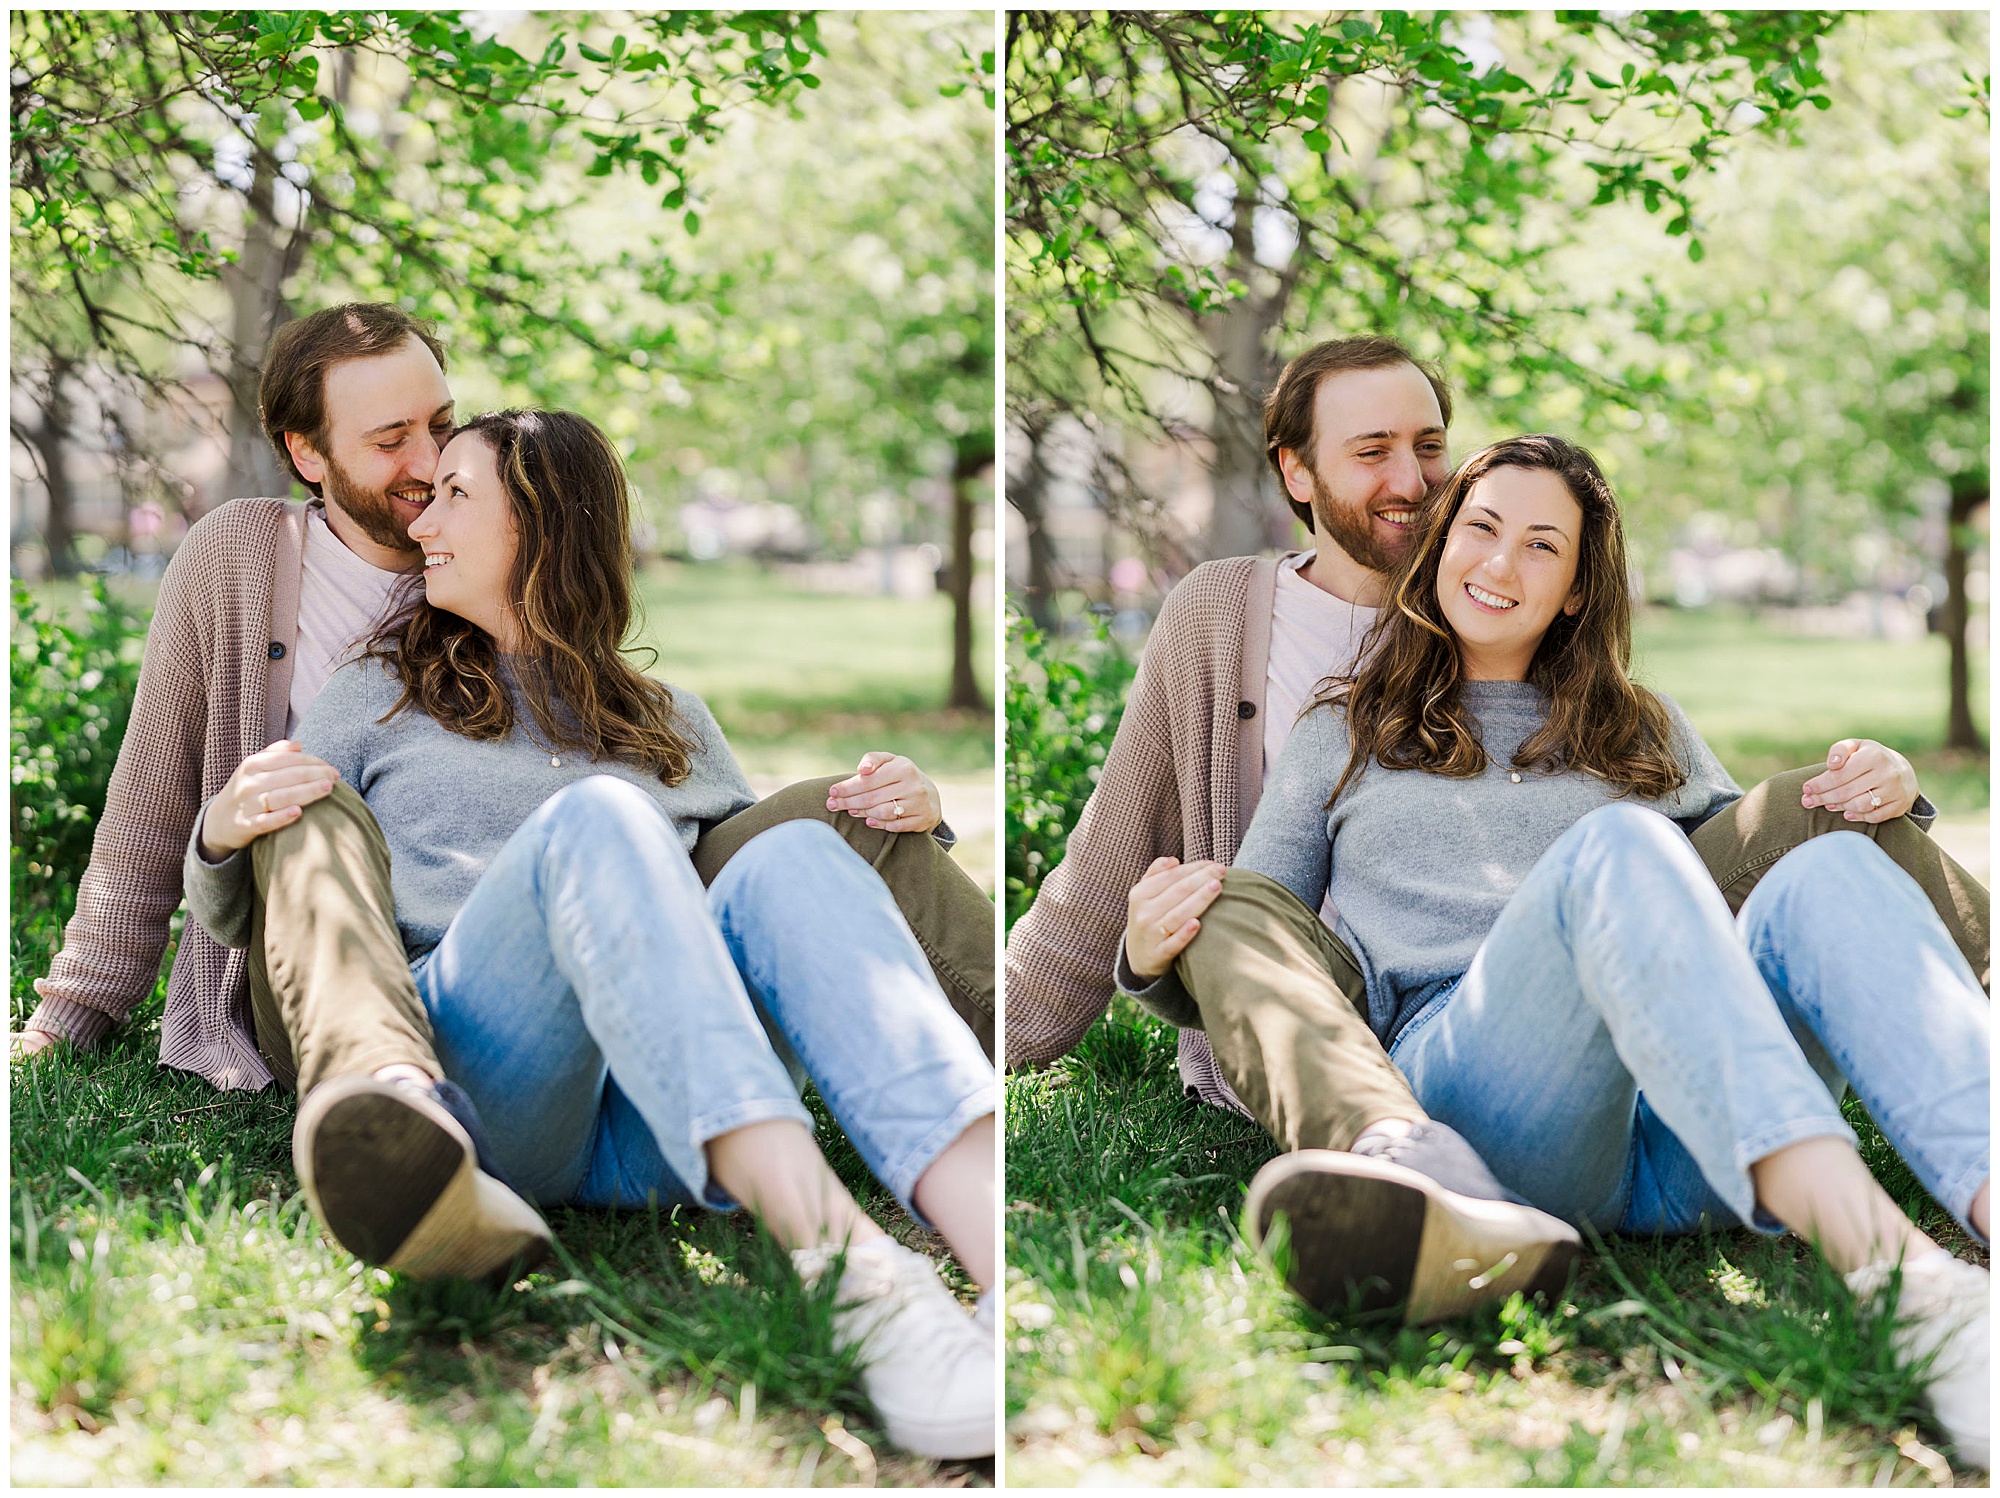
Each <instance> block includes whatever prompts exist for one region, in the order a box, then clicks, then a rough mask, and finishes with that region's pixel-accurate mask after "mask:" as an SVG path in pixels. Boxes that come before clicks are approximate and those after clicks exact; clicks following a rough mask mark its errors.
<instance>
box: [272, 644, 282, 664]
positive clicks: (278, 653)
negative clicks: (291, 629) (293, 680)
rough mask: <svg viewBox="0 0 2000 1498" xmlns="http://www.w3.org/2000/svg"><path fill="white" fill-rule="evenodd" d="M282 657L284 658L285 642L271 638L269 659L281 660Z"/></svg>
mask: <svg viewBox="0 0 2000 1498" xmlns="http://www.w3.org/2000/svg"><path fill="white" fill-rule="evenodd" d="M284 658H285V642H284V641H282V640H273V641H272V642H271V659H272V660H274V661H281V660H283V659H284Z"/></svg>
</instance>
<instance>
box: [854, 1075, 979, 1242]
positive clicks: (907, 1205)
mask: <svg viewBox="0 0 2000 1498" xmlns="http://www.w3.org/2000/svg"><path fill="white" fill-rule="evenodd" d="M999 1111H1000V1089H999V1087H998V1086H997V1085H990V1086H986V1087H982V1088H980V1089H979V1090H978V1091H977V1092H975V1093H973V1094H972V1096H970V1097H968V1098H967V1099H966V1100H965V1101H964V1102H962V1103H960V1104H959V1105H958V1106H957V1107H956V1108H954V1109H952V1110H951V1113H950V1115H949V1116H948V1117H947V1118H946V1119H945V1121H944V1122H943V1123H941V1124H939V1125H938V1126H937V1127H936V1128H935V1129H932V1130H931V1131H930V1133H928V1134H926V1135H924V1137H923V1138H922V1139H921V1140H920V1141H918V1143H917V1144H916V1145H915V1146H914V1147H913V1148H911V1149H910V1150H908V1151H906V1152H905V1153H904V1155H903V1157H902V1159H900V1160H896V1161H892V1162H890V1163H889V1164H888V1165H887V1166H886V1167H885V1168H884V1169H883V1171H882V1173H881V1175H880V1176H879V1177H878V1178H877V1179H879V1180H880V1181H881V1182H882V1184H883V1185H884V1186H887V1187H888V1188H889V1190H890V1191H891V1192H892V1193H893V1194H894V1195H895V1198H896V1200H897V1201H899V1202H901V1203H902V1205H903V1210H904V1211H905V1212H908V1213H909V1214H910V1216H912V1217H914V1218H915V1219H916V1220H917V1222H918V1223H919V1224H920V1225H922V1226H923V1227H926V1228H929V1229H931V1230H932V1231H936V1227H937V1225H936V1224H935V1223H933V1222H932V1221H931V1220H930V1219H929V1218H927V1217H925V1216H924V1214H923V1213H921V1212H919V1211H918V1210H917V1200H916V1198H917V1182H919V1181H921V1180H922V1179H923V1178H924V1172H925V1171H927V1170H929V1169H930V1168H931V1167H932V1166H933V1165H935V1164H936V1163H937V1159H938V1156H939V1155H942V1154H943V1153H944V1152H945V1151H946V1150H948V1149H950V1148H951V1147H952V1145H953V1144H954V1143H956V1142H957V1140H958V1136H959V1135H961V1134H963V1133H964V1132H965V1131H966V1130H967V1129H969V1128H971V1127H972V1126H973V1125H974V1124H976V1123H978V1122H979V1120H980V1119H982V1118H984V1117H986V1115H987V1114H989V1113H998V1112H999Z"/></svg>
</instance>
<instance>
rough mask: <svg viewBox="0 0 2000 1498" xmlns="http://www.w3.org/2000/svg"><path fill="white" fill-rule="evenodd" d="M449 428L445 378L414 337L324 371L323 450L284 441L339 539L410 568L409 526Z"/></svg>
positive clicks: (380, 561) (425, 499) (426, 496)
mask: <svg viewBox="0 0 2000 1498" xmlns="http://www.w3.org/2000/svg"><path fill="white" fill-rule="evenodd" d="M451 429H452V400H451V390H450V388H449V387H448V386H447V385H446V384H445V380H444V371H443V370H442V369H440V368H439V367H438V362H437V360H436V359H435V358H434V357H432V355H431V351H430V350H429V349H427V348H425V347H424V345H423V344H422V343H421V342H420V341H419V340H417V339H415V338H411V339H408V340H406V341H405V342H404V343H402V344H401V345H400V346H399V347H397V348H396V349H394V350H392V351H391V352H389V353H386V354H378V355H376V356H374V357H372V358H367V359H343V360H341V361H340V362H339V363H338V364H335V365H333V366H332V367H331V368H329V369H328V370H327V372H326V435H325V446H326V451H325V452H324V453H321V452H318V451H317V450H315V449H314V448H313V446H312V444H311V443H310V442H309V441H308V440H307V439H305V438H303V437H302V436H301V435H300V434H298V433H296V432H292V433H287V434H286V436H287V440H288V442H289V443H290V445H291V449H292V454H293V461H294V462H296V463H298V465H299V471H300V473H302V474H303V475H304V476H305V477H306V478H308V479H310V480H312V481H314V482H316V483H318V484H319V485H320V490H321V495H322V497H323V498H324V499H325V500H326V505H327V511H328V520H329V522H330V523H331V524H332V525H333V526H334V529H335V532H336V533H337V534H339V535H340V537H341V540H342V541H344V542H346V543H347V545H348V546H349V547H350V548H351V549H353V550H354V551H355V552H357V553H358V554H360V555H363V556H365V557H367V559H368V560H369V561H371V562H374V563H375V564H376V565H377V566H381V567H410V566H414V565H415V564H416V562H417V561H418V559H419V556H420V553H419V551H418V549H417V547H416V545H415V543H414V542H412V541H411V540H410V534H409V531H410V522H411V521H412V520H414V519H416V518H417V516H418V515H420V514H422V513H423V509H424V506H425V505H427V504H429V503H430V498H431V480H432V479H433V478H435V477H436V475H437V461H438V452H439V450H440V449H441V448H442V447H443V446H444V444H445V443H446V442H447V441H448V440H449V439H450V437H451ZM302 448H303V449H304V450H303V451H301V449H302ZM343 521H344V522H346V524H343V523H342V522H343ZM354 532H358V533H359V535H358V536H356V535H355V534H353V533H354ZM357 541H359V542H360V544H357Z"/></svg>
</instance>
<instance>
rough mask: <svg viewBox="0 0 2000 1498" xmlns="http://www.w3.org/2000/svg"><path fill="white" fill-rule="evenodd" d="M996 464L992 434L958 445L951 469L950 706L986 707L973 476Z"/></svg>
mask: <svg viewBox="0 0 2000 1498" xmlns="http://www.w3.org/2000/svg"><path fill="white" fill-rule="evenodd" d="M992 464H993V442H992V438H991V437H990V436H982V437H977V438H969V439H967V440H966V441H964V442H961V443H960V444H959V447H958V454H957V459H956V461H955V462H953V464H952V469H951V697H950V700H949V701H947V702H946V704H945V705H946V706H947V707H964V708H972V709H974V710H976V711H981V712H983V711H985V710H986V709H987V701H986V697H985V695H984V694H983V693H982V692H981V691H980V690H979V678H978V677H977V676H976V675H975V674H974V673H973V670H972V564H973V555H972V522H973V520H974V518H975V512H976V511H977V509H978V505H977V503H976V501H975V500H974V498H973V489H972V485H973V480H974V479H975V478H977V477H978V476H979V473H980V471H981V470H982V469H985V468H989V467H991V466H992Z"/></svg>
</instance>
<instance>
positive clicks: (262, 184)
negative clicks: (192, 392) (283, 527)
mask: <svg viewBox="0 0 2000 1498" xmlns="http://www.w3.org/2000/svg"><path fill="white" fill-rule="evenodd" d="M252 169H253V170H254V171H255V172H256V176H255V178H254V179H253V180H252V182H251V184H250V192H249V196H248V198H247V199H246V200H245V203H244V222H243V249H242V253H241V255H240V256H239V258H238V259H237V262H236V264H234V265H232V266H231V267H230V268H229V270H228V272H227V273H226V274H225V277H224V279H225V282H226V284H227V287H228V291H229V313H230V316H229V368H228V369H227V370H226V371H224V372H223V378H224V379H225V380H226V381H227V382H228V385H229V397H230V400H229V477H228V481H227V482H228V488H227V491H226V497H228V498H231V499H237V498H241V497H243V496H245V495H253V494H255V495H283V494H289V493H290V492H291V488H292V483H291V476H290V475H289V474H288V473H286V472H285V470H284V469H283V467H281V466H280V465H279V462H278V455H277V454H276V453H274V452H273V451H272V450H271V444H270V443H269V442H267V441H266V440H265V438H264V425H263V422H262V421H261V419H260V418H259V417H258V414H257V382H258V379H259V378H260V377H261V376H262V374H263V372H264V353H265V351H266V350H267V349H268V348H269V347H270V346H271V335H272V334H273V333H275V332H276V331H277V330H278V327H279V325H280V324H281V323H282V322H284V321H285V317H286V312H285V308H284V295H283V287H284V277H285V269H286V266H285V262H286V260H287V258H289V257H288V256H287V255H286V254H285V252H284V250H283V249H282V248H281V247H280V245H279V242H278V226H277V222H276V212H277V210H276V204H275V203H274V201H273V190H272V185H271V180H272V179H271V173H270V170H269V167H268V165H267V164H266V163H264V162H260V161H253V164H252Z"/></svg>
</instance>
